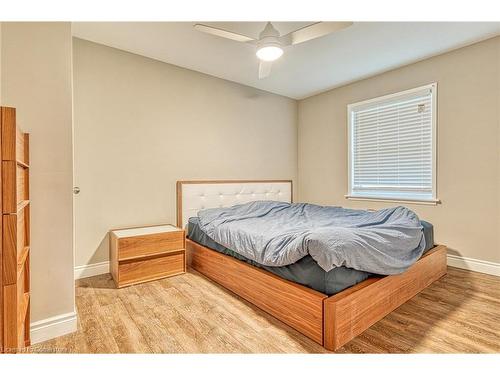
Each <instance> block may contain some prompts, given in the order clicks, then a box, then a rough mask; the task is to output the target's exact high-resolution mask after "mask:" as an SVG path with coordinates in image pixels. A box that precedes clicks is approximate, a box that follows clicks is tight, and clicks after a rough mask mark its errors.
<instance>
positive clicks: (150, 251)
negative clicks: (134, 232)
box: [118, 231, 184, 261]
mask: <svg viewBox="0 0 500 375" xmlns="http://www.w3.org/2000/svg"><path fill="white" fill-rule="evenodd" d="M180 249H184V232H183V231H179V232H172V233H157V234H151V235H145V236H135V237H126V238H119V239H118V260H120V261H121V260H126V259H134V258H139V257H144V256H151V255H156V254H163V253H165V252H170V251H177V250H180Z"/></svg>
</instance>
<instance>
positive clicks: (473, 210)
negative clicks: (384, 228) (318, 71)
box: [298, 37, 500, 262]
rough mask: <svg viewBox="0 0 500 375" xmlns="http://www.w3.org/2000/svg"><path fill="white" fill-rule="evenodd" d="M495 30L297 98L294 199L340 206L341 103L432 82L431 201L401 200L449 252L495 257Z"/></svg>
mask: <svg viewBox="0 0 500 375" xmlns="http://www.w3.org/2000/svg"><path fill="white" fill-rule="evenodd" d="M499 70H500V37H497V38H494V39H489V40H487V41H484V42H481V43H478V44H475V45H471V46H468V47H465V48H462V49H459V50H455V51H452V52H449V53H446V54H443V55H440V56H436V57H433V58H430V59H428V60H424V61H421V62H418V63H415V64H412V65H409V66H406V67H403V68H400V69H396V70H393V71H390V72H387V73H384V74H381V75H378V76H376V77H373V78H369V79H365V80H362V81H359V82H356V83H353V84H350V85H347V86H344V87H340V88H337V89H334V90H331V91H328V92H326V93H323V94H320V95H316V96H313V97H310V98H307V99H305V100H302V101H300V102H299V138H298V139H299V151H298V156H299V163H298V173H299V187H298V188H299V199H300V200H301V201H307V202H317V203H323V204H335V205H342V206H346V207H358V208H364V207H374V208H378V207H387V206H390V205H391V204H390V203H375V202H359V201H358V202H355V201H348V200H346V199H345V198H344V195H345V194H346V193H347V115H346V106H347V105H348V104H349V103H355V102H358V101H361V100H364V99H369V98H373V97H377V96H381V95H385V94H389V93H393V92H397V91H401V90H405V89H410V88H413V87H418V86H420V85H424V84H427V83H431V82H434V81H436V82H437V83H438V125H437V126H438V129H437V131H438V177H437V180H438V186H437V188H438V198H440V199H441V200H442V204H440V205H438V206H422V205H408V206H410V207H411V208H412V209H414V210H415V211H416V212H417V213H418V214H419V215H420V217H421V218H422V219H425V220H428V221H430V222H432V223H433V224H434V226H435V236H436V240H437V241H438V242H440V243H443V244H446V245H448V246H449V247H450V249H451V251H450V253H452V254H457V253H458V254H459V255H462V256H465V257H470V258H476V259H481V260H486V261H492V262H500V222H499V220H500V151H499V150H500V117H499V116H500V115H499V111H500V109H499V103H500V77H499V75H500V71H499Z"/></svg>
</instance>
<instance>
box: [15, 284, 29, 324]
mask: <svg viewBox="0 0 500 375" xmlns="http://www.w3.org/2000/svg"><path fill="white" fill-rule="evenodd" d="M29 302H30V293H29V292H26V293H24V294H23V300H22V301H21V303H20V305H19V311H20V312H21V314H19V315H18V322H17V325H18V326H17V329H18V332H19V331H20V330H21V328H22V326H23V324H24V321H25V320H26V314H27V313H28V307H29Z"/></svg>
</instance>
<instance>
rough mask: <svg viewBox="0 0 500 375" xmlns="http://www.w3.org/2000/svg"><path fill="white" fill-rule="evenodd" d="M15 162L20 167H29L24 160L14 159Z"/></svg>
mask: <svg viewBox="0 0 500 375" xmlns="http://www.w3.org/2000/svg"><path fill="white" fill-rule="evenodd" d="M16 163H17V165H20V166H21V167H23V168H29V167H30V166H29V164H26V163H25V162H23V161H21V160H16Z"/></svg>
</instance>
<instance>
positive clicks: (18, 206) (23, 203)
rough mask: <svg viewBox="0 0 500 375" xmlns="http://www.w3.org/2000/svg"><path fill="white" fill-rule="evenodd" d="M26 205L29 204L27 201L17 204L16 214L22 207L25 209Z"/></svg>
mask: <svg viewBox="0 0 500 375" xmlns="http://www.w3.org/2000/svg"><path fill="white" fill-rule="evenodd" d="M28 204H30V201H29V199H27V200H24V201H21V202H19V203H18V204H17V213H19V212H20V211H22V210H23V208H24V207H26V206H27V205H28Z"/></svg>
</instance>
